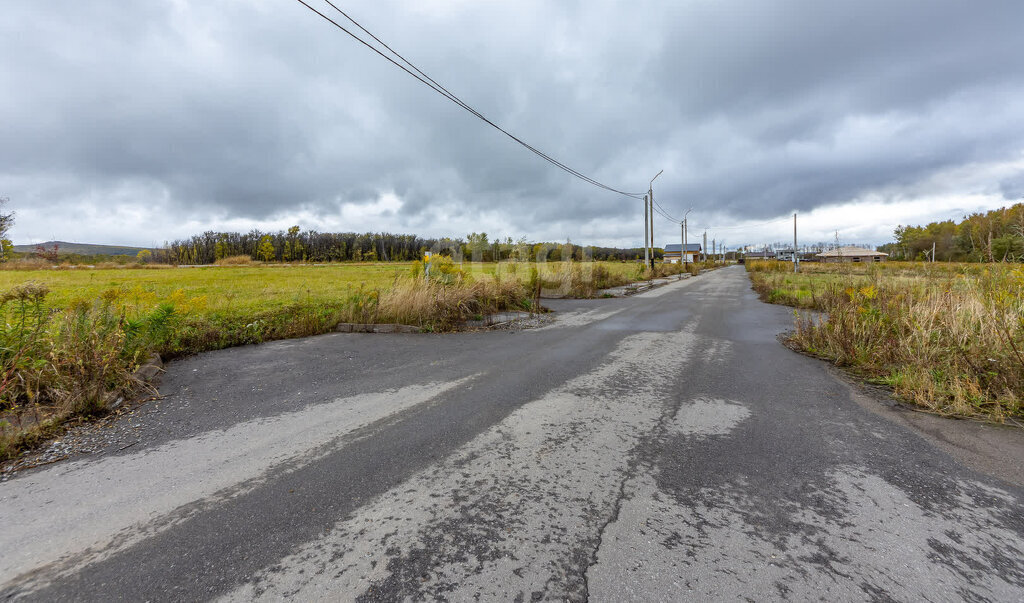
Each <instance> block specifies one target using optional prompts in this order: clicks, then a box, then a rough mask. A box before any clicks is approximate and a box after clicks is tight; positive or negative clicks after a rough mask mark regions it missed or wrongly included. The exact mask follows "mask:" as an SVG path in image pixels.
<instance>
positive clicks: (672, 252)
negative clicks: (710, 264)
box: [665, 243, 700, 264]
mask: <svg viewBox="0 0 1024 603" xmlns="http://www.w3.org/2000/svg"><path fill="white" fill-rule="evenodd" d="M682 247H683V245H682V243H677V244H675V245H665V263H666V264H678V263H679V258H680V256H681V255H682V254H681V253H680V249H682ZM699 256H700V243H687V244H686V257H685V258H684V259H685V260H686V261H687V262H694V261H696V259H695V258H698V257H699Z"/></svg>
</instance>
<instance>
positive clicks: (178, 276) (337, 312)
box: [0, 258, 710, 460]
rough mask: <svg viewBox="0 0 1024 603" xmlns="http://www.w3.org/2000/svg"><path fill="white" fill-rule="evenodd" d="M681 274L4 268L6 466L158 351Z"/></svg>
mask: <svg viewBox="0 0 1024 603" xmlns="http://www.w3.org/2000/svg"><path fill="white" fill-rule="evenodd" d="M704 267H710V266H707V265H691V267H690V270H691V271H693V272H697V271H699V270H700V269H701V268H704ZM680 269H681V267H680V266H678V265H664V266H663V265H658V266H656V268H655V269H654V270H653V271H652V270H650V269H646V270H645V269H644V268H643V267H642V266H640V265H639V264H636V263H623V262H585V263H563V262H553V263H548V264H540V265H538V264H516V263H502V264H494V263H489V264H479V263H478V264H470V263H467V264H465V265H464V266H459V265H456V264H453V263H452V262H451V261H450V260H446V259H440V260H435V262H434V265H433V266H432V269H431V278H430V279H429V281H428V280H427V279H425V278H423V276H424V275H423V265H422V264H420V263H418V262H410V263H364V264H329V265H322V266H317V265H273V266H266V265H253V264H252V262H251V260H248V258H244V259H231V258H229V259H228V260H227V261H223V262H222V263H221V265H219V266H210V267H200V268H166V267H165V268H163V269H150V270H146V269H127V268H124V267H121V268H95V269H90V268H67V269H58V270H54V269H36V270H30V269H26V266H25V265H19V266H18V269H12V270H0V291H6V293H4V294H2V295H0V322H2V325H0V372H2V374H0V460H3V459H6V458H10V457H12V456H14V455H16V454H18V453H19V452H20V451H21V450H23V449H25V448H27V447H30V446H32V445H33V444H35V443H37V442H38V441H40V440H41V439H43V438H45V437H47V436H49V435H52V434H54V433H58V432H59V431H60V430H61V428H62V426H63V425H66V424H67V423H68V422H69V421H75V420H78V419H81V418H87V417H90V416H94V415H99V414H103V413H104V412H106V410H107V408H109V406H110V404H111V402H113V401H114V400H116V399H118V398H127V397H129V396H132V395H133V394H134V393H136V392H137V391H138V388H140V387H141V386H142V384H140V383H139V382H138V381H137V380H136V379H135V378H134V377H133V374H134V371H135V370H136V369H137V368H138V366H139V365H140V363H142V362H144V361H145V359H146V358H148V357H149V356H150V355H151V354H152V353H154V352H157V353H159V354H161V355H162V356H163V357H164V358H175V357H180V356H184V355H188V354H194V353H199V352H203V351H208V350H215V349H221V348H226V347H232V346H237V345H245V344H255V343H261V342H264V341H270V340H275V339H286V338H293V337H303V336H308V335H316V334H320V333H326V332H329V331H331V330H333V329H334V328H335V326H336V325H337V324H338V323H339V322H355V323H378V324H379V323H400V324H409V325H415V326H418V327H420V328H421V329H424V330H427V331H446V330H451V329H453V328H456V327H457V326H458V325H459V324H460V323H461V322H462V321H464V320H466V319H467V318H471V317H477V316H481V315H486V314H490V313H493V312H499V311H504V310H530V309H538V302H539V300H538V294H539V293H540V292H541V291H545V292H550V291H556V292H559V293H561V294H563V295H566V296H570V297H594V296H596V295H597V294H598V292H599V291H600V290H601V289H605V288H609V287H614V286H619V285H625V284H628V283H631V282H634V281H637V280H646V279H649V278H655V277H659V276H666V275H669V274H675V273H678V272H679V271H680Z"/></svg>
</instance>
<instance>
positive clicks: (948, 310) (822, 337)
mask: <svg viewBox="0 0 1024 603" xmlns="http://www.w3.org/2000/svg"><path fill="white" fill-rule="evenodd" d="M820 274H825V273H821V272H819V275H820ZM767 276H768V277H769V278H764V277H763V276H762V277H761V278H755V282H757V281H760V282H761V287H760V289H761V290H762V293H764V291H766V290H771V291H777V290H779V289H780V288H781V289H786V290H792V286H790V287H788V288H787V287H780V282H782V281H781V280H779V279H774V282H773V279H772V278H770V277H771V276H772V275H767ZM808 278H811V279H813V278H814V275H808ZM802 299H804V300H806V299H807V297H806V296H803V297H802ZM810 299H811V300H812V301H811V302H810V303H809V304H803V305H810V306H812V307H814V308H815V309H818V310H821V311H823V312H824V313H826V316H823V317H812V316H807V315H804V316H802V317H800V318H798V320H797V323H796V331H795V333H794V334H793V335H792V337H791V341H792V342H793V343H794V344H795V345H797V346H798V347H799V348H800V349H802V350H805V351H807V352H810V353H812V354H816V355H818V356H821V357H824V358H828V359H830V360H832V361H833V362H835V363H836V364H838V365H841V366H847V367H851V368H853V369H854V370H856V371H857V372H859V373H861V374H863V375H865V376H867V377H869V378H872V379H874V380H876V381H878V382H881V383H885V384H887V385H890V386H891V387H892V388H893V390H894V392H895V394H896V395H897V396H898V397H900V398H902V399H904V400H907V401H910V402H913V403H914V404H917V405H920V406H922V407H924V408H927V409H929V410H931V411H934V412H937V413H940V414H944V415H951V416H962V417H984V418H986V419H989V420H993V421H997V422H1003V421H1007V420H1012V421H1017V420H1019V419H1022V418H1024V269H1022V268H1020V267H1015V266H1012V265H990V266H989V267H987V268H985V269H983V270H981V271H977V270H965V271H960V272H953V271H950V270H942V271H939V272H934V271H932V272H929V269H927V268H922V269H921V270H919V271H917V272H916V274H915V273H914V272H908V271H907V269H906V267H904V268H903V269H900V270H897V269H894V268H882V269H870V270H866V271H865V272H864V273H863V277H862V278H861V279H859V280H857V281H855V282H850V281H847V282H842V283H840V282H834V281H833V282H827V283H826V284H825V285H823V286H820V287H818V288H816V289H813V292H812V295H811V297H810Z"/></svg>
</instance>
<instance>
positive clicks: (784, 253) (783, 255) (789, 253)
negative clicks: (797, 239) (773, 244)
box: [775, 249, 796, 262]
mask: <svg viewBox="0 0 1024 603" xmlns="http://www.w3.org/2000/svg"><path fill="white" fill-rule="evenodd" d="M794 255H796V252H795V251H793V250H792V249H780V250H778V251H776V252H775V259H777V260H779V261H780V262H792V261H793V256H794Z"/></svg>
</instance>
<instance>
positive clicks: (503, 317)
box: [462, 312, 536, 329]
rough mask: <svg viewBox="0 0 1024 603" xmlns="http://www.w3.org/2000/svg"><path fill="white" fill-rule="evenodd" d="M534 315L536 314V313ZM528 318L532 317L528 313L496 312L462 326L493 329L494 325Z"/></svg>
mask: <svg viewBox="0 0 1024 603" xmlns="http://www.w3.org/2000/svg"><path fill="white" fill-rule="evenodd" d="M534 314H536V312H535V313H534ZM530 316H532V315H531V314H530V313H529V312H496V313H494V314H488V315H487V316H484V317H483V318H482V319H480V320H467V321H465V322H463V323H462V326H463V327H466V328H470V329H479V328H482V327H493V326H495V325H501V324H505V323H507V322H512V321H513V320H519V319H520V318H529V317H530Z"/></svg>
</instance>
